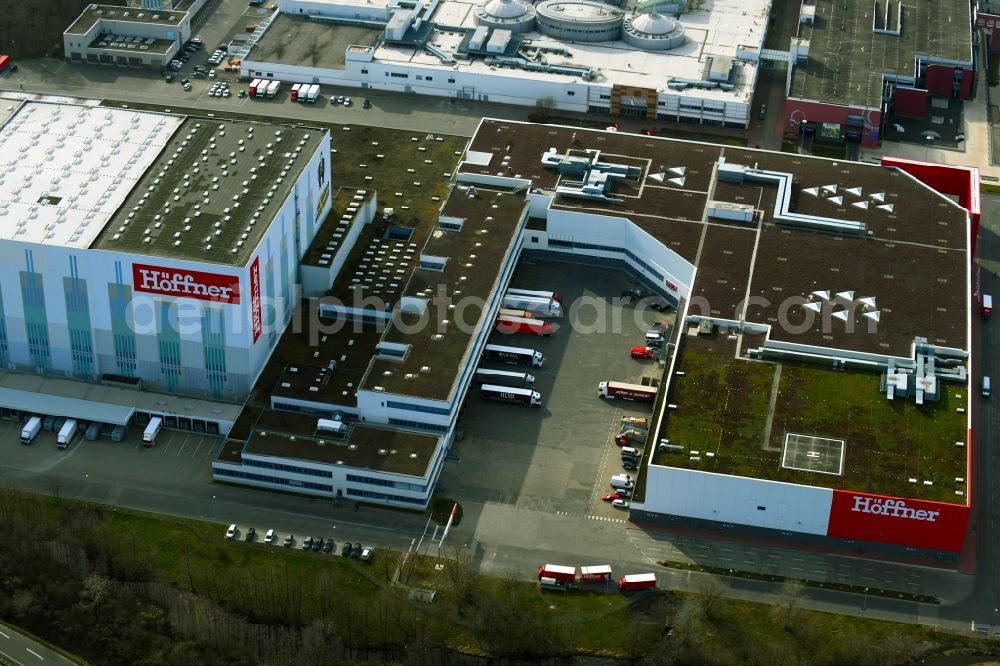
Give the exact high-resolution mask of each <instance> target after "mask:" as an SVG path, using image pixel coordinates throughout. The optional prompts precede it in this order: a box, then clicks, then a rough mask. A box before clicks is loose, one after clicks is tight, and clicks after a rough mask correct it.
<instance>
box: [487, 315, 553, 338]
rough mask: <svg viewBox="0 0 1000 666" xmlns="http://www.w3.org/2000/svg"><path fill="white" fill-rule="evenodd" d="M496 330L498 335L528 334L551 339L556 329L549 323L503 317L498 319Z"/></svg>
mask: <svg viewBox="0 0 1000 666" xmlns="http://www.w3.org/2000/svg"><path fill="white" fill-rule="evenodd" d="M496 330H497V332H498V333H527V334H531V335H541V336H543V337H549V336H550V335H552V332H553V331H554V330H555V327H553V326H552V323H551V322H548V321H539V320H537V319H525V318H524V317H509V316H507V315H501V316H499V317H497V322H496Z"/></svg>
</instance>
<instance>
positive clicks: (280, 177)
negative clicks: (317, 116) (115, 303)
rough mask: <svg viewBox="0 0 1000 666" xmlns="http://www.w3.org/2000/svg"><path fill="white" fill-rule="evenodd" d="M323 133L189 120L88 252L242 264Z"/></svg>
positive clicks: (198, 119)
mask: <svg viewBox="0 0 1000 666" xmlns="http://www.w3.org/2000/svg"><path fill="white" fill-rule="evenodd" d="M325 135H326V132H325V130H319V129H308V128H296V127H287V126H278V125H268V124H263V123H248V122H237V121H232V120H221V119H219V118H187V119H185V120H184V121H183V124H182V125H181V126H180V128H179V129H177V131H176V133H175V134H174V136H173V137H172V140H171V141H169V142H168V143H167V145H165V146H163V147H162V152H161V153H160V155H159V156H158V159H157V160H156V161H155V163H154V164H152V165H151V166H150V168H149V169H148V171H147V172H146V173H145V175H144V176H143V178H142V180H141V181H140V182H139V183H138V185H137V186H136V187H135V189H134V190H133V191H132V193H131V194H130V195H129V196H128V198H127V199H126V200H125V202H124V204H123V205H122V206H121V207H120V208H119V209H118V212H117V213H116V214H115V215H114V216H113V217H112V218H111V220H110V222H109V223H108V225H107V226H106V227H105V228H104V231H103V232H102V233H101V234H100V235H99V236H98V237H97V238H96V239H95V241H94V244H93V247H95V248H99V249H104V250H116V251H120V252H129V253H132V254H142V255H155V256H166V257H170V258H172V259H188V260H192V261H200V262H209V263H217V264H227V265H235V266H243V265H245V264H246V263H247V261H248V260H249V258H250V256H251V255H252V254H253V252H254V251H255V249H256V248H257V244H258V242H259V241H260V239H261V237H262V236H263V235H264V232H265V231H266V230H267V228H268V226H269V225H270V224H271V222H272V220H274V218H275V216H276V215H277V213H278V211H279V210H280V208H281V206H282V204H283V203H284V202H285V200H286V199H287V198H288V196H289V195H290V194H291V191H292V188H293V187H294V186H295V183H296V182H297V181H298V179H299V176H300V174H301V173H302V170H303V169H304V168H305V166H306V164H307V163H308V161H309V159H311V158H312V156H313V154H314V153H315V152H316V150H317V149H318V148H319V146H320V144H321V142H322V141H323V137H324V136H325Z"/></svg>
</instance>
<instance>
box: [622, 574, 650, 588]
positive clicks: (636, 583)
mask: <svg viewBox="0 0 1000 666" xmlns="http://www.w3.org/2000/svg"><path fill="white" fill-rule="evenodd" d="M652 587H656V574H652V573H645V574H631V575H629V576H622V577H621V578H619V579H618V591H619V592H633V591H635V590H648V589H650V588H652Z"/></svg>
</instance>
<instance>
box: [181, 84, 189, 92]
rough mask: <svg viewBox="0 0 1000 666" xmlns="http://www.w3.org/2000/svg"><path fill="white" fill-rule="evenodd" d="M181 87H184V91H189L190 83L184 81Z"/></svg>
mask: <svg viewBox="0 0 1000 666" xmlns="http://www.w3.org/2000/svg"><path fill="white" fill-rule="evenodd" d="M181 87H182V88H184V92H190V90H191V84H190V83H185V84H183V85H182V86H181Z"/></svg>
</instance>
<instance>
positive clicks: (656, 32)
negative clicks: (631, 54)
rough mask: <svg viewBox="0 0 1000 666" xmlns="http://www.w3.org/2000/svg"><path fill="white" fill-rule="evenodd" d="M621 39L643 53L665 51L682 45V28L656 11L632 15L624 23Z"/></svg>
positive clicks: (676, 22)
mask: <svg viewBox="0 0 1000 666" xmlns="http://www.w3.org/2000/svg"><path fill="white" fill-rule="evenodd" d="M623 31H624V34H623V35H622V39H624V41H625V43H626V44H628V45H629V46H634V47H635V48H637V49H642V50H644V51H667V50H670V49H675V48H677V47H678V46H680V45H681V44H683V43H684V41H685V38H684V26H683V25H681V24H680V23H679V22H678V21H675V20H674V19H672V18H669V17H667V16H663V15H662V14H659V13H657V12H656V11H653V12H650V13H649V14H634V15H633V16H631V17H630V18H629V19H628V20H626V21H625V25H624V27H623Z"/></svg>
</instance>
